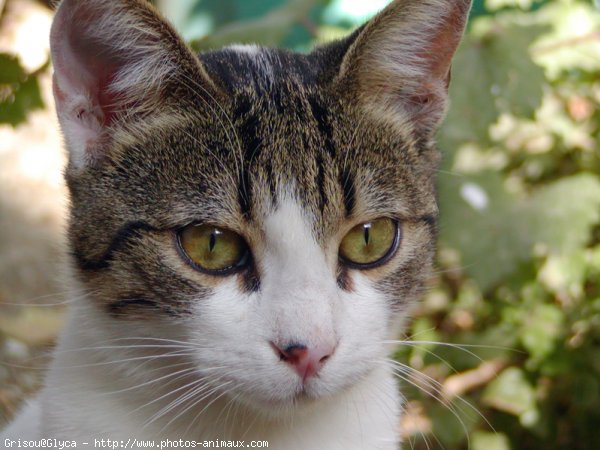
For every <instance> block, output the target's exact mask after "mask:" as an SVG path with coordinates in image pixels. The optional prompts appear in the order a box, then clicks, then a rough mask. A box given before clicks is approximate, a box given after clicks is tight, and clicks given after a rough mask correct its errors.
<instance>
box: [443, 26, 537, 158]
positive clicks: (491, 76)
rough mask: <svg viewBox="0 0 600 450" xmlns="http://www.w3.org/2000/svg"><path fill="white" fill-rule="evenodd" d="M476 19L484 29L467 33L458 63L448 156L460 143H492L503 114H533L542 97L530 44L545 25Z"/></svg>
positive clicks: (446, 132) (448, 121)
mask: <svg viewBox="0 0 600 450" xmlns="http://www.w3.org/2000/svg"><path fill="white" fill-rule="evenodd" d="M477 23H479V24H481V25H482V26H481V27H480V28H483V29H484V31H483V32H480V33H479V36H473V35H471V36H468V37H467V38H466V39H465V41H464V42H463V44H462V46H461V47H460V49H459V51H458V53H457V55H456V57H455V58H454V62H453V70H452V83H451V85H450V99H451V102H452V103H451V108H450V111H449V114H448V117H447V119H446V121H445V123H444V125H443V127H442V130H441V132H440V134H439V141H440V147H441V148H442V149H443V150H444V152H445V153H446V154H447V155H449V156H451V155H452V154H453V152H454V151H455V150H456V147H457V145H458V144H461V143H464V142H468V141H474V142H480V143H481V142H487V141H489V127H490V125H492V124H493V123H495V122H496V120H497V119H498V117H499V114H500V112H510V113H512V114H514V115H516V116H524V117H532V116H533V114H534V112H535V110H536V109H537V108H538V107H539V105H540V104H541V100H542V94H543V92H542V86H543V85H544V72H543V70H542V69H541V67H539V66H537V65H536V64H535V63H534V62H533V61H532V58H531V55H530V54H529V46H530V44H531V42H533V40H534V39H535V38H537V37H538V36H539V34H540V33H541V32H542V30H543V29H542V28H540V27H521V26H517V25H514V24H502V23H500V22H499V21H492V20H490V19H487V18H482V19H479V20H478V21H477ZM450 159H451V158H450Z"/></svg>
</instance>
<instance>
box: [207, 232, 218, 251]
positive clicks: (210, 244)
mask: <svg viewBox="0 0 600 450" xmlns="http://www.w3.org/2000/svg"><path fill="white" fill-rule="evenodd" d="M216 244H217V231H216V230H214V231H213V232H212V233H210V239H209V242H208V250H209V251H211V252H212V251H214V249H215V245H216Z"/></svg>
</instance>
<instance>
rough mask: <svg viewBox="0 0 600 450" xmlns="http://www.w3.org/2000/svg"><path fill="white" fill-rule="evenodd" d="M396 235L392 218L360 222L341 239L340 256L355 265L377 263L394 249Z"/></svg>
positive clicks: (396, 227) (395, 226)
mask: <svg viewBox="0 0 600 450" xmlns="http://www.w3.org/2000/svg"><path fill="white" fill-rule="evenodd" d="M397 235H398V224H397V223H396V222H395V221H394V220H392V219H387V218H386V219H378V220H374V221H373V222H366V223H361V224H360V225H357V226H355V227H354V228H352V229H351V230H350V232H349V233H348V234H347V235H346V236H345V237H344V239H343V240H342V243H341V245H340V256H341V258H342V259H343V260H344V261H346V262H349V263H350V264H353V265H357V266H370V265H373V264H377V263H378V262H380V261H381V260H382V259H384V258H386V257H387V256H389V255H390V253H391V252H392V251H393V250H394V249H395V246H396V245H397Z"/></svg>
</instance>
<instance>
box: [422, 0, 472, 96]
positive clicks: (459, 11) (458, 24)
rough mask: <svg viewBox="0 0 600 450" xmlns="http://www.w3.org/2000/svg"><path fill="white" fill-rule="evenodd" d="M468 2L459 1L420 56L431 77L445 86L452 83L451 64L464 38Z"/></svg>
mask: <svg viewBox="0 0 600 450" xmlns="http://www.w3.org/2000/svg"><path fill="white" fill-rule="evenodd" d="M468 6H469V5H468V2H457V5H456V6H455V7H453V8H452V10H451V11H450V12H449V16H448V17H446V18H445V20H444V22H443V23H442V24H440V27H439V29H438V30H437V33H435V34H434V35H433V36H432V38H431V39H429V43H428V45H427V48H426V50H425V52H422V53H420V54H419V57H421V58H422V60H423V61H426V62H427V64H428V69H429V71H430V74H431V78H432V79H435V80H441V81H443V82H444V87H446V88H447V87H448V85H449V83H450V66H451V64H452V58H453V57H454V53H455V52H456V48H457V47H458V44H459V43H460V40H461V38H462V34H463V29H464V27H465V23H466V20H467V17H468V15H467V11H468Z"/></svg>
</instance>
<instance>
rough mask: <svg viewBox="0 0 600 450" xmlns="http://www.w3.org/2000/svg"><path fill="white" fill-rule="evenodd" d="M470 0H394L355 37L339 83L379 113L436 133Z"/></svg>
mask: <svg viewBox="0 0 600 450" xmlns="http://www.w3.org/2000/svg"><path fill="white" fill-rule="evenodd" d="M470 8H471V0H395V1H393V2H392V3H391V4H390V5H389V6H388V7H387V8H385V9H384V10H383V11H382V12H381V13H379V14H378V15H377V16H376V17H375V18H373V19H372V20H371V21H370V22H368V23H367V24H366V25H365V26H363V28H362V29H360V30H358V31H357V32H356V33H355V35H354V36H353V37H352V43H351V45H350V46H349V48H348V50H347V52H346V54H345V56H344V58H343V60H342V63H341V67H340V71H339V73H338V76H337V81H338V82H342V83H343V82H348V83H350V85H349V86H350V87H349V90H348V91H349V92H352V95H354V96H355V97H356V98H358V99H359V101H361V102H362V103H363V106H366V107H367V109H368V110H369V111H371V112H373V113H374V114H376V115H378V116H380V117H382V118H383V119H384V120H388V121H390V122H392V123H395V124H401V125H407V126H409V127H410V128H412V129H416V130H417V131H419V132H421V133H426V134H431V133H432V132H433V131H435V129H436V128H437V127H438V125H439V124H440V122H441V120H442V118H443V117H444V114H445V111H446V104H447V97H448V84H449V82H450V66H451V61H452V57H453V56H454V53H455V51H456V49H457V47H458V44H459V43H460V40H461V37H462V35H463V32H464V29H465V25H466V23H467V19H468V16H469V11H470Z"/></svg>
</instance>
